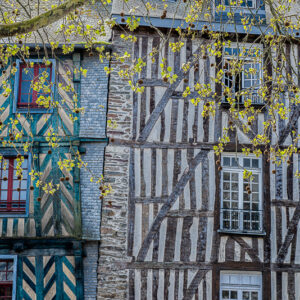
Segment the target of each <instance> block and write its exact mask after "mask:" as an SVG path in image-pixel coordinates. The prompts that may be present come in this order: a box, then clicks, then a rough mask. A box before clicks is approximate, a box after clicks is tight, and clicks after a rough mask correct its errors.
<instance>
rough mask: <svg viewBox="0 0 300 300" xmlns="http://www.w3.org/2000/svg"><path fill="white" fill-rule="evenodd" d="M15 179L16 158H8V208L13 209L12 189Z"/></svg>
mask: <svg viewBox="0 0 300 300" xmlns="http://www.w3.org/2000/svg"><path fill="white" fill-rule="evenodd" d="M13 180H14V159H13V158H10V159H9V160H8V182H7V206H6V207H7V209H8V210H11V207H12V190H13Z"/></svg>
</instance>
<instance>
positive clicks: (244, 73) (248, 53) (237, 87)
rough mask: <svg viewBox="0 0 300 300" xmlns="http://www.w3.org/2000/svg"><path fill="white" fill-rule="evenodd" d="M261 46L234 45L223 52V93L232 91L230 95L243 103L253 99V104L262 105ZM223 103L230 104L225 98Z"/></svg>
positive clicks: (225, 48) (226, 47) (226, 97)
mask: <svg viewBox="0 0 300 300" xmlns="http://www.w3.org/2000/svg"><path fill="white" fill-rule="evenodd" d="M261 53H262V47H261V45H254V46H253V45H252V46H250V45H248V44H239V45H238V44H237V43H232V44H231V46H230V47H229V46H225V47H224V50H223V63H222V66H223V71H224V77H223V92H224V90H228V89H229V90H230V95H231V97H232V98H235V99H236V100H237V101H238V102H240V103H243V102H244V101H245V100H246V99H251V102H252V104H262V101H261V97H260V96H259V93H258V90H259V88H260V84H261V81H262V77H263V67H262V61H261V57H260V56H261ZM223 102H228V96H224V98H223Z"/></svg>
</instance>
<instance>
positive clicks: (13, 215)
mask: <svg viewBox="0 0 300 300" xmlns="http://www.w3.org/2000/svg"><path fill="white" fill-rule="evenodd" d="M28 216H29V215H28V213H27V212H24V213H9V212H7V213H0V219H3V218H14V219H18V218H28Z"/></svg>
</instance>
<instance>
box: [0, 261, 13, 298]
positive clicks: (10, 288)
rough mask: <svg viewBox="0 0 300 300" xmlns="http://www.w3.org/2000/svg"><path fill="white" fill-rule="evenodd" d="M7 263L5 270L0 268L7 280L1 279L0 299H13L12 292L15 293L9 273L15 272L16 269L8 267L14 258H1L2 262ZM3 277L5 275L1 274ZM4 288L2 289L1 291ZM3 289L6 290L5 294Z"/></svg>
mask: <svg viewBox="0 0 300 300" xmlns="http://www.w3.org/2000/svg"><path fill="white" fill-rule="evenodd" d="M3 262H4V263H6V265H5V269H4V270H0V273H5V280H3V281H0V292H1V294H0V300H10V299H12V294H13V282H12V281H11V280H8V277H9V276H8V274H9V273H13V272H14V270H9V268H8V264H9V263H12V264H13V262H14V261H13V260H11V259H1V260H0V263H3ZM1 278H3V276H1ZM1 290H2V291H1ZM3 290H4V294H3Z"/></svg>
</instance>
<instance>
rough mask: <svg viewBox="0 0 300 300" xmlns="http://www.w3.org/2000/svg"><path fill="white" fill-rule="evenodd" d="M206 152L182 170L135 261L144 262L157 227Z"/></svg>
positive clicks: (201, 152) (157, 229) (157, 230)
mask: <svg viewBox="0 0 300 300" xmlns="http://www.w3.org/2000/svg"><path fill="white" fill-rule="evenodd" d="M207 155H208V150H201V151H200V152H199V153H198V154H197V155H196V156H195V157H194V159H193V160H191V162H190V164H189V166H188V167H187V168H186V169H185V170H184V172H183V174H182V176H181V178H180V179H179V181H178V182H177V184H176V186H175V187H174V189H173V191H172V193H171V195H170V196H169V197H168V199H167V200H166V202H165V203H164V205H163V206H162V208H161V209H160V211H159V212H158V214H157V216H156V218H155V220H154V221H153V223H152V226H151V228H150V230H149V232H148V234H147V236H146V237H145V239H144V240H143V243H142V246H141V249H140V251H139V253H138V255H137V258H136V261H144V260H145V258H146V255H147V252H148V250H149V247H150V244H151V242H152V240H153V238H154V237H155V236H156V234H158V232H159V227H160V225H161V223H162V221H163V219H164V218H165V217H166V216H167V214H168V212H169V210H170V208H171V207H172V205H173V204H174V202H175V201H176V199H177V198H178V197H179V196H180V195H181V193H182V192H183V190H184V188H185V186H186V184H187V183H188V181H189V180H190V179H191V178H192V177H193V176H194V171H195V169H196V168H197V166H198V165H199V164H200V162H201V161H202V160H203V159H204V158H205V157H207Z"/></svg>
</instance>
